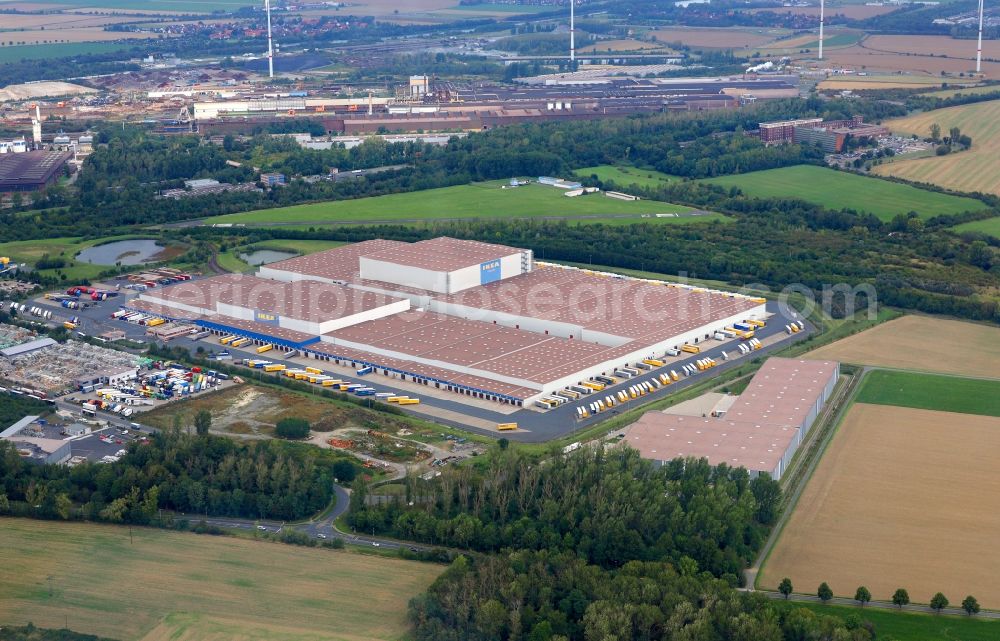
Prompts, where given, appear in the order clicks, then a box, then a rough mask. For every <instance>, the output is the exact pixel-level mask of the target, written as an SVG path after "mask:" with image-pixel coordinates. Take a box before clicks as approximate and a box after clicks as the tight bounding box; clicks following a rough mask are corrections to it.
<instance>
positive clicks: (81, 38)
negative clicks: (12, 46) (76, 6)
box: [0, 27, 160, 45]
mask: <svg viewBox="0 0 1000 641" xmlns="http://www.w3.org/2000/svg"><path fill="white" fill-rule="evenodd" d="M159 37H160V35H159V34H156V33H144V32H136V33H132V32H129V33H124V32H121V31H105V30H104V29H102V28H100V27H68V28H65V29H54V30H52V31H49V30H48V29H46V30H44V31H42V30H41V29H37V30H30V31H0V40H2V41H3V42H14V43H16V44H18V45H37V44H54V43H59V42H108V41H111V40H146V39H149V38H159Z"/></svg>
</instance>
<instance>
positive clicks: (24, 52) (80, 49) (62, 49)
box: [0, 3, 141, 64]
mask: <svg viewBox="0 0 1000 641" xmlns="http://www.w3.org/2000/svg"><path fill="white" fill-rule="evenodd" d="M2 8H3V4H2V3H0V9H2ZM53 33H55V34H58V33H59V32H58V31H54V32H53ZM3 35H7V36H8V38H9V39H10V38H16V35H14V34H2V33H0V36H3ZM127 35H128V34H124V33H123V34H122V37H123V38H124V37H126V36H127ZM53 38H58V36H57V35H56V36H53ZM140 43H141V41H140V40H135V41H134V42H128V43H121V42H60V43H56V44H48V45H15V46H13V47H0V64H3V63H7V62H18V61H19V60H24V59H27V60H42V59H45V58H63V57H66V56H78V55H81V54H86V53H108V52H110V51H125V50H128V49H131V48H132V47H135V46H139V45H140Z"/></svg>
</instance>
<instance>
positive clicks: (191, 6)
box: [0, 0, 254, 14]
mask: <svg viewBox="0 0 1000 641" xmlns="http://www.w3.org/2000/svg"><path fill="white" fill-rule="evenodd" d="M32 1H33V2H34V3H35V4H38V5H57V6H58V7H59V8H67V7H72V8H87V9H91V10H94V11H122V10H138V11H142V12H144V13H152V12H160V11H162V12H164V13H167V14H173V13H211V12H213V11H235V10H236V9H239V8H240V7H249V6H251V5H253V4H254V3H253V2H250V0H32ZM4 4H7V2H6V1H5V0H0V8H2V7H3V6H4ZM11 4H21V3H19V2H16V0H15V2H13V3H11Z"/></svg>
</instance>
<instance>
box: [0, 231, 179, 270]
mask: <svg viewBox="0 0 1000 641" xmlns="http://www.w3.org/2000/svg"><path fill="white" fill-rule="evenodd" d="M130 238H149V236H111V237H108V238H92V239H90V240H81V239H80V238H46V239H42V240H16V241H11V242H9V243H0V256H7V257H9V258H10V259H11V260H12V261H15V262H18V263H28V265H34V263H35V262H36V261H38V259H40V258H41V257H42V256H43V255H45V254H48V255H49V256H50V257H51V258H62V259H64V260H65V261H66V266H65V267H62V268H60V269H42V270H39V272H38V273H39V274H41V275H43V276H57V277H58V276H59V275H61V274H65V275H66V279H67V280H69V281H80V280H93V279H95V278H97V277H98V275H99V274H100V273H101V272H104V271H107V270H109V269H111V268H112V266H110V265H94V264H91V263H82V262H79V261H77V260H76V255H77V254H78V253H80V252H81V251H83V250H84V249H87V248H88V247H93V246H94V245H102V244H104V243H110V242H114V241H117V240H128V239H130ZM179 251H180V253H183V250H182V249H180V250H179ZM171 255H176V254H171ZM135 267H136V268H137V269H138V268H139V266H138V265H136V266H135Z"/></svg>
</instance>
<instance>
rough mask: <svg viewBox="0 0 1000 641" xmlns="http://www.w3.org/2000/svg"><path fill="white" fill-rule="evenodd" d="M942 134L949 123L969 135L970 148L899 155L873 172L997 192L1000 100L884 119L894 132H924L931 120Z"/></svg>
mask: <svg viewBox="0 0 1000 641" xmlns="http://www.w3.org/2000/svg"><path fill="white" fill-rule="evenodd" d="M935 123H936V124H938V125H940V126H941V131H942V133H943V135H946V134H947V132H948V130H949V129H950V128H951V127H959V128H960V129H961V130H962V133H964V134H968V135H969V136H971V137H972V149H969V150H968V151H962V152H959V153H954V154H949V155H947V156H933V157H930V158H918V159H913V160H905V159H898V160H894V161H893V162H890V163H887V164H884V165H879V166H878V167H877V168H876V170H875V171H876V173H878V174H881V175H884V176H896V177H898V178H905V179H906V180H914V181H917V182H925V183H931V184H934V185H940V186H941V187H947V188H949V189H957V190H959V191H967V192H972V191H981V192H983V193H991V194H1000V166H998V165H997V162H996V158H997V153H998V152H1000V100H990V101H988V102H980V103H977V104H972V105H961V106H959V107H948V108H947V109H935V110H933V111H926V112H923V113H919V114H916V115H913V116H908V117H906V118H899V119H896V120H889V121H887V122H886V123H885V125H886V126H887V127H889V128H890V129H891V130H892V131H894V132H900V133H905V134H917V135H918V136H927V135H929V134H930V129H931V125H932V124H935Z"/></svg>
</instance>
